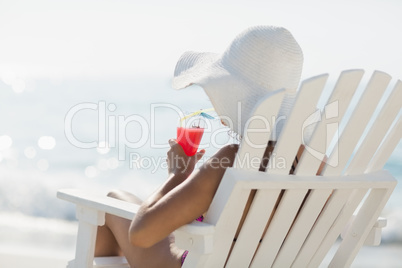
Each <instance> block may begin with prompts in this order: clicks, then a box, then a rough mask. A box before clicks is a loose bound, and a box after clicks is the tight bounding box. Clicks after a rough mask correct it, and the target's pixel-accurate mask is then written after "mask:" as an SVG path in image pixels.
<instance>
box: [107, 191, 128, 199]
mask: <svg viewBox="0 0 402 268" xmlns="http://www.w3.org/2000/svg"><path fill="white" fill-rule="evenodd" d="M107 196H108V197H111V198H115V199H119V200H124V195H123V193H122V191H121V190H116V189H113V190H111V191H110V192H108V193H107Z"/></svg>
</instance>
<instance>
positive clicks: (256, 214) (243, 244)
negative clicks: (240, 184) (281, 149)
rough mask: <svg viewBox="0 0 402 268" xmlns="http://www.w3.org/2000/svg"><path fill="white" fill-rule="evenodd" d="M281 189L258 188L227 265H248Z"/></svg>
mask: <svg viewBox="0 0 402 268" xmlns="http://www.w3.org/2000/svg"><path fill="white" fill-rule="evenodd" d="M280 192H281V191H280V190H258V191H257V193H256V195H255V197H254V200H253V203H252V205H251V207H250V210H249V212H248V214H247V218H246V219H245V221H244V224H243V227H242V229H241V231H240V234H239V236H238V237H237V241H236V243H235V245H234V247H233V250H232V252H231V254H230V257H229V260H228V262H227V264H226V266H225V267H228V268H229V267H248V266H249V265H250V263H251V260H252V258H253V256H254V253H255V250H256V249H257V247H258V245H259V242H260V239H261V237H262V235H263V232H264V229H265V226H266V225H267V222H268V220H269V218H270V216H271V214H272V212H273V209H274V207H275V204H276V202H277V199H278V196H279V194H280Z"/></svg>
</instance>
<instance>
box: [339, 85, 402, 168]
mask: <svg viewBox="0 0 402 268" xmlns="http://www.w3.org/2000/svg"><path fill="white" fill-rule="evenodd" d="M401 106H402V81H398V82H397V84H396V85H395V87H394V89H393V91H392V93H391V94H390V96H389V97H388V100H387V102H386V103H385V104H384V105H383V107H382V109H381V112H380V113H379V115H378V116H377V118H376V119H375V121H374V123H373V125H372V127H371V129H370V131H369V132H368V133H367V136H366V137H365V139H364V140H363V142H362V143H361V145H360V147H359V149H358V150H357V152H356V154H355V155H354V157H353V159H352V161H351V162H350V164H349V166H348V167H347V169H346V171H345V174H346V175H352V174H363V173H364V171H365V170H366V169H367V167H368V164H369V162H370V160H371V158H372V157H373V155H374V154H375V152H376V151H377V149H378V147H379V145H380V143H381V141H382V140H383V138H384V137H385V135H386V134H387V131H388V129H389V127H390V126H391V124H392V122H393V121H394V119H395V118H396V116H397V115H398V113H399V111H400V109H401ZM386 159H388V158H386Z"/></svg>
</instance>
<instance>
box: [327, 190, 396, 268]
mask: <svg viewBox="0 0 402 268" xmlns="http://www.w3.org/2000/svg"><path fill="white" fill-rule="evenodd" d="M395 186H396V183H395V185H394V187H395ZM394 187H392V188H388V189H387V188H384V189H372V190H371V192H370V194H369V196H368V197H367V199H366V200H365V202H364V204H363V206H362V207H361V208H360V210H359V212H358V214H357V215H356V218H355V220H354V221H353V223H352V227H351V228H350V229H349V232H348V234H347V235H346V237H344V240H343V241H342V244H341V245H340V246H339V249H338V250H337V252H336V253H335V256H334V258H333V259H332V261H331V263H330V267H349V266H350V265H351V264H352V262H353V260H354V258H355V257H356V255H357V252H358V251H359V249H360V248H361V247H362V246H363V243H364V241H365V239H366V237H367V235H368V233H369V232H370V230H371V229H372V227H373V226H374V224H375V222H376V221H377V218H378V217H379V215H380V213H381V211H382V210H383V208H384V206H385V204H386V203H387V201H388V199H389V197H390V195H391V193H392V191H393V189H394Z"/></svg>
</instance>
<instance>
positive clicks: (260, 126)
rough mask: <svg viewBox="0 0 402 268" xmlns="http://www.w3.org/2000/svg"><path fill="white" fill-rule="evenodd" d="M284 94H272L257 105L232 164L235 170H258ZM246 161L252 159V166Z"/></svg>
mask: <svg viewBox="0 0 402 268" xmlns="http://www.w3.org/2000/svg"><path fill="white" fill-rule="evenodd" d="M284 93H285V91H284V90H279V91H277V92H274V94H272V95H269V96H266V97H265V98H264V99H262V100H261V101H260V102H259V103H258V104H257V107H256V109H255V110H254V111H253V112H252V116H251V119H252V120H250V121H249V124H248V126H246V127H247V129H245V131H244V134H243V140H242V143H241V146H240V148H239V151H238V153H237V155H236V160H235V162H234V167H235V168H240V169H246V170H258V169H259V167H260V163H261V160H262V157H263V155H264V152H265V149H266V147H267V144H268V140H269V137H270V136H271V132H272V126H273V125H274V123H275V122H274V120H275V117H276V115H277V114H278V111H279V107H280V105H281V103H282V99H283V96H284ZM261 130H266V131H263V132H262V131H261ZM248 159H250V160H251V159H252V163H253V165H250V164H249V163H250V161H248Z"/></svg>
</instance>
